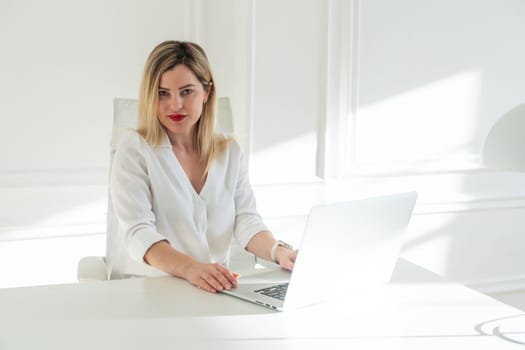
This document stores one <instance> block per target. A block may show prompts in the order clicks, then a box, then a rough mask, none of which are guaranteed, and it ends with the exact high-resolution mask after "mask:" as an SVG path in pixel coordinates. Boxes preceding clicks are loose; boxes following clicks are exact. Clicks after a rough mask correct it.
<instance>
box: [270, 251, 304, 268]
mask: <svg viewBox="0 0 525 350" xmlns="http://www.w3.org/2000/svg"><path fill="white" fill-rule="evenodd" d="M298 252H299V251H298V250H291V249H288V248H285V247H282V246H279V247H277V250H276V251H275V260H276V261H277V262H278V263H279V266H280V267H282V268H283V269H286V270H290V271H292V270H293V267H294V264H295V259H296V258H297V253H298Z"/></svg>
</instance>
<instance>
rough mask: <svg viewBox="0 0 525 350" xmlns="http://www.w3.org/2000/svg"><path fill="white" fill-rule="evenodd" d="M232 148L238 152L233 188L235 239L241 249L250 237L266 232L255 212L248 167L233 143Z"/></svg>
mask: <svg viewBox="0 0 525 350" xmlns="http://www.w3.org/2000/svg"><path fill="white" fill-rule="evenodd" d="M232 147H234V148H235V149H236V151H237V152H238V153H237V154H238V157H237V160H238V162H239V167H238V169H239V171H238V176H237V184H236V188H235V212H236V214H235V233H234V234H235V238H236V239H237V241H238V242H239V243H240V244H241V246H242V247H243V248H245V247H246V246H247V245H248V242H250V240H251V239H252V237H253V236H254V235H255V234H257V233H259V232H261V231H268V227H267V226H266V225H265V224H264V222H263V220H262V218H261V216H260V215H259V213H258V212H257V207H256V201H255V195H254V193H253V189H252V186H251V184H250V179H249V174H248V166H247V163H246V160H245V158H244V155H243V154H242V151H241V150H240V147H239V146H238V145H237V144H236V143H233V145H232Z"/></svg>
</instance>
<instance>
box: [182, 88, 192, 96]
mask: <svg viewBox="0 0 525 350" xmlns="http://www.w3.org/2000/svg"><path fill="white" fill-rule="evenodd" d="M192 92H193V89H184V90H182V91H181V92H180V95H181V96H188V95H189V94H191V93H192Z"/></svg>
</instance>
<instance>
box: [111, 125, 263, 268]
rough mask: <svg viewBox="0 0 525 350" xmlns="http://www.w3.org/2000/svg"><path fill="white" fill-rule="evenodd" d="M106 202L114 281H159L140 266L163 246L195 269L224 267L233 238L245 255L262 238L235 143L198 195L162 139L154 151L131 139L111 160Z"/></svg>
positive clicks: (125, 140)
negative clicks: (156, 246)
mask: <svg viewBox="0 0 525 350" xmlns="http://www.w3.org/2000/svg"><path fill="white" fill-rule="evenodd" d="M110 198H111V201H110V203H112V208H110V210H109V212H110V213H109V216H108V222H109V225H108V226H109V227H110V228H109V231H108V246H107V256H106V259H107V263H108V267H109V270H110V271H109V272H110V275H111V277H112V278H118V277H123V276H126V275H142V276H155V275H163V274H164V273H162V272H161V271H159V270H157V269H155V268H153V267H151V266H149V265H148V264H146V263H145V262H144V254H145V253H146V251H147V250H148V249H149V248H150V247H151V246H152V245H153V244H154V243H156V242H158V241H161V240H167V241H168V242H169V243H170V244H171V245H172V246H173V247H174V248H175V249H177V250H178V251H180V252H183V253H185V254H188V255H190V256H192V257H193V258H195V259H197V260H199V261H202V262H218V263H220V264H227V262H228V260H229V254H230V244H231V242H232V238H233V237H235V238H236V239H237V241H238V242H239V243H240V244H241V246H242V247H246V245H247V244H248V242H249V241H250V239H251V238H252V237H253V236H254V235H255V234H256V233H258V232H260V231H264V230H267V227H266V226H265V225H264V223H263V221H262V219H261V216H260V215H259V214H258V212H257V209H256V204H255V197H254V194H253V190H252V188H251V185H250V181H249V178H248V169H247V165H246V161H245V159H244V156H243V154H242V151H241V149H240V147H239V145H238V144H237V143H236V142H235V141H234V142H231V143H230V144H229V145H228V147H227V149H226V151H225V152H224V153H223V154H221V155H220V156H219V157H218V158H217V159H215V160H214V161H213V162H212V164H211V166H210V169H209V171H208V176H207V178H206V182H205V184H204V186H203V187H202V190H201V192H200V193H197V192H196V191H195V189H194V188H193V186H192V184H191V182H190V180H189V178H188V177H187V175H186V173H185V172H184V170H183V168H182V166H181V164H180V163H179V161H178V159H177V157H176V156H175V153H174V152H173V150H172V147H171V143H170V141H169V138H168V137H167V135H164V139H163V142H162V144H161V145H160V146H159V147H152V146H150V145H149V144H148V143H147V142H146V141H145V140H144V139H143V138H142V137H141V136H140V135H139V134H138V133H137V132H136V131H130V132H129V133H126V134H125V135H123V137H122V141H121V142H120V143H119V145H118V147H117V151H116V153H115V156H114V159H113V163H112V169H111V175H110ZM111 226H113V229H111Z"/></svg>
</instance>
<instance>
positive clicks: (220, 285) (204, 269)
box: [184, 260, 239, 293]
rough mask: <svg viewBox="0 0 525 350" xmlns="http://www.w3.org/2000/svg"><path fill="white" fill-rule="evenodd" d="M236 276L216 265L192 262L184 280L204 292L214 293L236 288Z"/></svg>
mask: <svg viewBox="0 0 525 350" xmlns="http://www.w3.org/2000/svg"><path fill="white" fill-rule="evenodd" d="M238 277H239V275H238V274H236V273H233V272H231V271H230V270H228V269H227V268H226V267H224V266H222V265H221V264H218V263H213V264H206V263H201V262H198V261H195V260H194V261H192V262H191V263H190V264H189V265H188V266H187V268H186V272H185V274H184V279H186V280H187V281H188V282H190V283H191V284H193V285H194V286H196V287H198V288H200V289H204V290H205V291H208V292H211V293H216V292H220V291H222V290H225V289H232V288H237V278H238Z"/></svg>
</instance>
